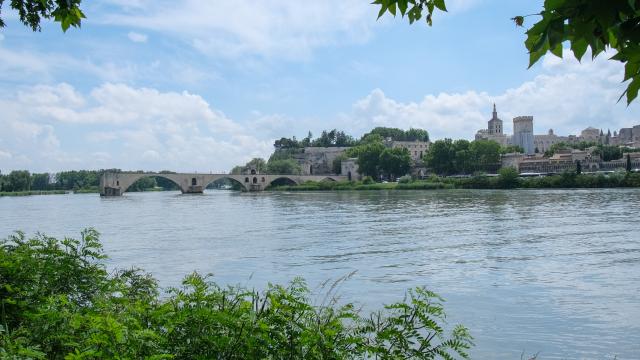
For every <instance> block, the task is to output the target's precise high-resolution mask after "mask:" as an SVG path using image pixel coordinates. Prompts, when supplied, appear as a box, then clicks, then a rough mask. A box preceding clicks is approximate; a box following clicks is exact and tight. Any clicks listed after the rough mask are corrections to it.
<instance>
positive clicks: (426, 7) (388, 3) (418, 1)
mask: <svg viewBox="0 0 640 360" xmlns="http://www.w3.org/2000/svg"><path fill="white" fill-rule="evenodd" d="M373 4H377V5H380V11H379V12H378V18H380V17H381V16H382V15H384V13H385V12H389V13H391V15H393V16H396V13H397V11H399V12H400V15H401V16H402V17H405V16H406V17H407V18H408V19H409V23H411V24H413V23H414V22H416V21H418V20H420V19H422V17H423V11H425V12H426V16H425V21H426V22H427V24H428V25H429V26H431V25H432V24H433V20H432V17H433V12H434V10H435V9H438V10H440V11H447V7H446V5H445V1H444V0H375V1H374V2H373ZM396 9H397V11H396Z"/></svg>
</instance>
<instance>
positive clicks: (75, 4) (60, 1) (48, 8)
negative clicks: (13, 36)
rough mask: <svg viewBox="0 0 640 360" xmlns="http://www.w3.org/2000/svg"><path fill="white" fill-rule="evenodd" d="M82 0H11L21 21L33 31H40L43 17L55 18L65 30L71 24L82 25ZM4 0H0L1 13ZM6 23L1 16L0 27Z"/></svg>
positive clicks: (74, 25) (12, 6) (83, 16)
mask: <svg viewBox="0 0 640 360" xmlns="http://www.w3.org/2000/svg"><path fill="white" fill-rule="evenodd" d="M81 1H82V0H20V1H17V0H11V1H10V6H11V8H13V9H14V10H15V11H17V12H18V15H19V17H20V21H21V22H22V23H23V24H24V25H25V26H28V27H30V28H31V29H32V30H33V31H40V29H41V27H40V22H41V21H42V19H53V20H54V21H56V22H59V23H60V26H61V27H62V30H63V31H65V32H66V31H67V30H68V29H69V27H70V26H73V27H78V28H79V27H80V25H81V22H82V19H84V18H85V15H84V13H83V12H82V10H80V2H81ZM3 3H4V0H0V15H1V14H2V12H1V10H2V5H3ZM5 26H6V24H5V22H4V21H3V20H2V18H0V28H2V27H5Z"/></svg>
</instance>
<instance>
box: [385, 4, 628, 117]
mask: <svg viewBox="0 0 640 360" xmlns="http://www.w3.org/2000/svg"><path fill="white" fill-rule="evenodd" d="M373 4H376V5H380V12H379V14H378V17H380V16H382V15H384V14H385V13H386V12H389V13H391V14H392V15H393V16H395V15H396V8H397V9H399V10H400V14H401V15H402V16H403V17H404V16H405V15H406V16H407V18H408V19H409V23H414V22H415V21H416V20H419V19H421V18H422V16H423V14H422V12H423V11H425V10H426V11H427V15H426V20H427V23H428V24H429V25H431V24H432V19H431V17H432V15H433V11H434V9H435V8H437V9H440V10H442V11H446V6H445V2H444V0H440V1H436V0H376V1H374V2H373ZM407 9H409V10H407ZM528 17H539V18H540V19H539V20H538V21H537V22H536V23H534V24H533V26H531V28H529V29H528V30H527V32H526V34H527V39H526V41H525V47H526V48H527V50H528V51H529V67H531V66H533V65H534V64H535V63H536V62H538V60H540V58H542V56H544V55H545V54H547V53H552V54H554V55H556V56H558V57H563V43H565V42H568V43H569V48H570V50H571V51H572V53H573V55H574V56H575V57H576V59H578V60H582V58H583V56H584V55H585V54H586V52H587V50H588V49H590V50H591V56H592V58H595V57H597V56H598V55H600V54H602V53H603V52H605V51H606V50H607V49H613V50H615V55H613V56H612V57H611V58H610V59H611V60H616V61H619V62H621V63H623V64H624V66H625V74H624V79H623V82H626V81H630V82H629V84H628V85H627V88H626V90H625V91H624V93H623V94H622V95H621V96H620V99H622V98H623V97H624V96H626V99H627V104H630V103H631V102H632V101H633V100H635V99H636V97H637V96H638V91H639V90H640V1H639V0H545V2H544V5H543V8H542V10H541V11H540V12H539V13H536V14H530V15H524V16H523V15H520V16H515V17H513V18H512V20H513V21H514V22H515V24H516V25H517V26H523V25H524V23H525V18H528Z"/></svg>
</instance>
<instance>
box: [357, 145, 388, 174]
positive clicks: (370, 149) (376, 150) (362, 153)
mask: <svg viewBox="0 0 640 360" xmlns="http://www.w3.org/2000/svg"><path fill="white" fill-rule="evenodd" d="M358 148H359V149H358V150H357V152H358V171H359V172H360V173H361V174H363V175H365V176H370V177H372V178H374V179H377V178H378V177H379V176H380V167H379V163H380V155H381V154H382V152H383V151H384V150H385V146H384V145H383V144H382V143H381V142H371V143H367V144H364V145H360V146H358Z"/></svg>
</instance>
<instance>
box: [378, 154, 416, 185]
mask: <svg viewBox="0 0 640 360" xmlns="http://www.w3.org/2000/svg"><path fill="white" fill-rule="evenodd" d="M379 167H380V170H381V171H382V173H384V174H386V175H387V177H388V178H389V179H390V180H393V179H395V178H396V177H400V176H403V175H406V174H407V173H408V172H409V170H410V169H411V155H409V150H407V149H405V148H393V149H389V148H387V149H384V150H383V151H382V153H380V158H379Z"/></svg>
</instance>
